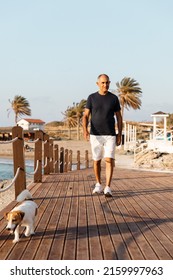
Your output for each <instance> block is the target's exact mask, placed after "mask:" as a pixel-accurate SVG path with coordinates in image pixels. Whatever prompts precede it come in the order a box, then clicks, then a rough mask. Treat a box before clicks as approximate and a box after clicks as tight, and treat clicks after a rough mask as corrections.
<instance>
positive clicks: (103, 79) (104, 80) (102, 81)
mask: <svg viewBox="0 0 173 280" xmlns="http://www.w3.org/2000/svg"><path fill="white" fill-rule="evenodd" d="M96 84H97V85H98V87H99V93H100V94H101V95H105V94H106V93H107V91H108V89H109V84H110V81H109V76H108V75H106V74H100V75H99V76H98V78H97V83H96Z"/></svg>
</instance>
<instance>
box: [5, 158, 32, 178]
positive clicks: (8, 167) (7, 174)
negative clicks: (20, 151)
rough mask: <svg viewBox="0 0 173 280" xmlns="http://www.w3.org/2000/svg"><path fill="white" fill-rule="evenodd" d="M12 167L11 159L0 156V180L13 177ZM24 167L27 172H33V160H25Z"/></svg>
mask: <svg viewBox="0 0 173 280" xmlns="http://www.w3.org/2000/svg"><path fill="white" fill-rule="evenodd" d="M13 167H14V166H13V159H11V158H2V157H1V158H0V181H4V180H10V179H13V178H14V171H13ZM25 168H26V172H27V173H32V172H34V161H33V160H29V159H28V160H25ZM29 177H30V176H29ZM31 178H32V176H31Z"/></svg>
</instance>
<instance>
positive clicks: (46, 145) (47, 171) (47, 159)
mask: <svg viewBox="0 0 173 280" xmlns="http://www.w3.org/2000/svg"><path fill="white" fill-rule="evenodd" d="M49 162H50V157H49V135H47V134H44V174H45V175H48V174H50V168H49Z"/></svg>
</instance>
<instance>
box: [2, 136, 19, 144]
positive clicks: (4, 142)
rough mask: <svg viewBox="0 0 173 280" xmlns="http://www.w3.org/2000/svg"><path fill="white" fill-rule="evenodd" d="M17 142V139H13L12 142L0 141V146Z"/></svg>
mask: <svg viewBox="0 0 173 280" xmlns="http://www.w3.org/2000/svg"><path fill="white" fill-rule="evenodd" d="M17 140H18V137H15V138H14V139H12V140H8V141H0V144H11V143H14V142H16V141H17Z"/></svg>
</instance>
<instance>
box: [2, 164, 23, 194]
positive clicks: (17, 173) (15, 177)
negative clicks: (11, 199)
mask: <svg viewBox="0 0 173 280" xmlns="http://www.w3.org/2000/svg"><path fill="white" fill-rule="evenodd" d="M19 171H20V167H18V168H17V171H16V174H15V176H14V178H13V180H12V181H11V183H10V184H9V185H8V186H7V187H6V188H4V189H0V192H5V191H7V190H8V189H10V188H11V186H12V185H13V184H14V183H15V181H16V179H17V177H18V175H19Z"/></svg>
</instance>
